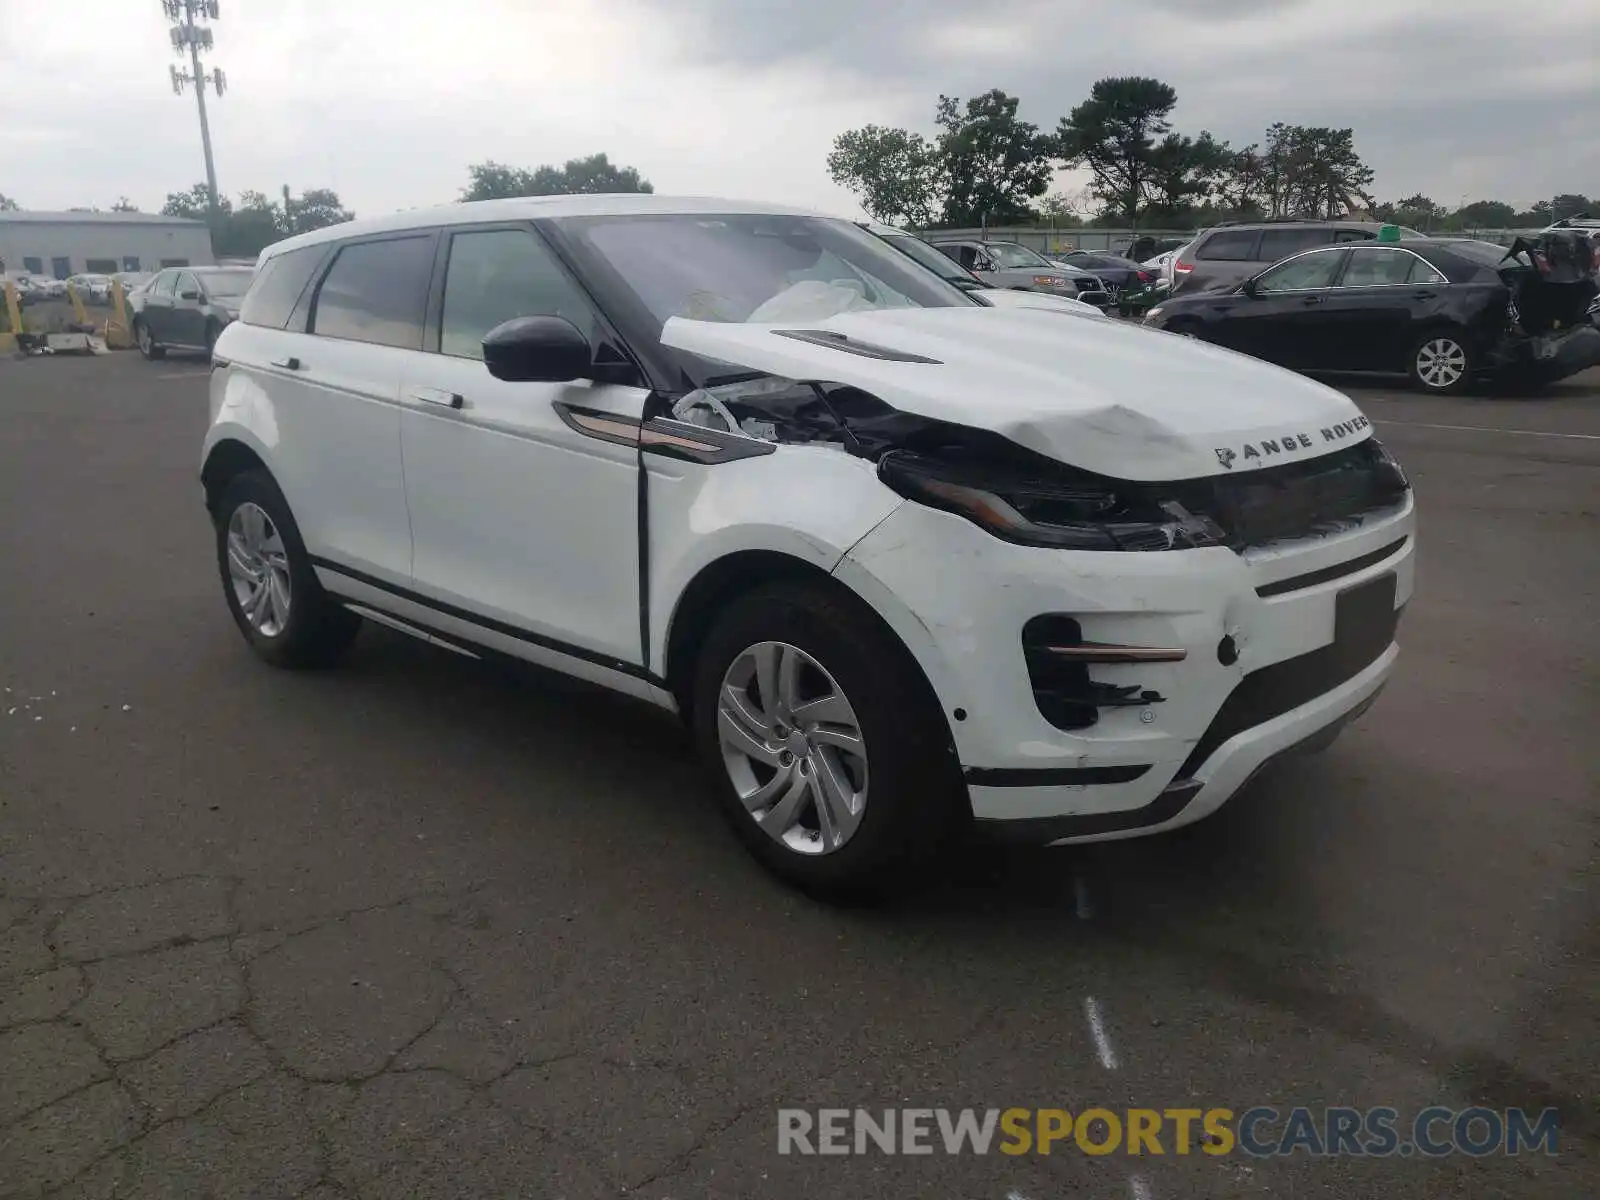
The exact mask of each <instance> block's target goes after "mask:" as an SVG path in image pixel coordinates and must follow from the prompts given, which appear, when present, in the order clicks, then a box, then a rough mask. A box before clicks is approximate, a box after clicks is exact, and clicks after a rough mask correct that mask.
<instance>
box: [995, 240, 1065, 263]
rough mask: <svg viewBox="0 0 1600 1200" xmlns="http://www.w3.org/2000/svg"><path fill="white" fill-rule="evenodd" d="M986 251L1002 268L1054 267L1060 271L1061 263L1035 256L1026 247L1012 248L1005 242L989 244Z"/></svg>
mask: <svg viewBox="0 0 1600 1200" xmlns="http://www.w3.org/2000/svg"><path fill="white" fill-rule="evenodd" d="M984 249H986V250H988V252H989V257H990V258H992V259H994V261H995V262H996V263H998V264H999V265H1000V266H1002V267H1023V268H1032V267H1054V268H1056V269H1057V270H1060V268H1061V264H1060V263H1053V262H1051V261H1050V260H1049V259H1048V258H1046V257H1045V256H1044V255H1042V254H1035V253H1034V252H1033V251H1032V250H1029V249H1028V248H1027V247H1026V246H1012V245H1008V244H1006V243H1004V242H989V243H987V244H986V245H985V247H984Z"/></svg>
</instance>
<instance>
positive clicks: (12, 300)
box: [0, 279, 22, 354]
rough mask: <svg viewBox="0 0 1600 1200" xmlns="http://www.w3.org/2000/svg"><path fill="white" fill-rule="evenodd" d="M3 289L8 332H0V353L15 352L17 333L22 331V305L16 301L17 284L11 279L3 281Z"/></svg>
mask: <svg viewBox="0 0 1600 1200" xmlns="http://www.w3.org/2000/svg"><path fill="white" fill-rule="evenodd" d="M3 291H4V298H5V309H6V320H7V321H8V322H9V324H8V325H7V330H8V332H6V333H0V354H11V353H15V352H16V349H17V334H19V333H21V332H22V305H21V304H19V303H18V302H17V285H16V284H14V283H12V282H11V280H9V279H7V280H6V281H5V286H4V288H3Z"/></svg>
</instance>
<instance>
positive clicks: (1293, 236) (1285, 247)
mask: <svg viewBox="0 0 1600 1200" xmlns="http://www.w3.org/2000/svg"><path fill="white" fill-rule="evenodd" d="M1332 244H1333V230H1331V229H1327V228H1317V227H1315V226H1313V227H1310V228H1306V229H1263V230H1262V231H1261V246H1260V248H1259V249H1258V250H1257V251H1256V257H1257V258H1258V259H1260V260H1261V261H1262V262H1277V261H1278V260H1279V259H1282V258H1288V257H1289V256H1290V255H1291V254H1299V253H1300V251H1302V250H1314V249H1316V248H1317V247H1318V246H1328V245H1332Z"/></svg>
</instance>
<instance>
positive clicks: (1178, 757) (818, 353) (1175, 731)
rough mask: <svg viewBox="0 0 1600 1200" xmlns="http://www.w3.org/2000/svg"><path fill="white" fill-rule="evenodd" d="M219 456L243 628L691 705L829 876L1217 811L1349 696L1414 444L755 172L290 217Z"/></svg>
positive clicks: (223, 542)
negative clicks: (768, 201)
mask: <svg viewBox="0 0 1600 1200" xmlns="http://www.w3.org/2000/svg"><path fill="white" fill-rule="evenodd" d="M201 479H202V481H203V484H204V492H205V500H206V504H207V507H208V508H209V510H210V513H211V515H212V517H213V519H214V522H215V528H216V556H217V563H218V568H219V572H220V575H221V581H222V585H223V590H224V594H225V596H226V600H227V604H228V607H229V610H230V611H231V613H232V615H233V618H234V620H235V622H236V623H237V625H238V627H239V629H240V631H241V632H242V634H243V636H244V638H245V639H246V641H247V642H248V643H249V644H250V645H251V646H252V647H254V649H255V650H256V651H257V652H258V653H259V654H260V656H261V657H262V658H264V659H266V660H267V661H269V662H271V663H274V664H278V665H282V666H290V667H295V666H306V665H313V664H324V663H328V662H330V661H332V660H335V659H337V658H338V657H339V656H340V654H341V653H342V652H343V651H344V650H345V649H346V648H347V647H348V646H349V644H350V642H351V640H352V638H353V637H354V636H355V635H356V632H357V629H358V626H359V625H360V624H361V622H362V620H363V619H366V620H370V621H374V622H377V623H380V624H382V625H386V626H389V627H392V628H394V629H398V630H400V631H402V632H404V633H406V634H410V635H412V636H414V637H417V638H420V639H422V640H424V641H428V642H432V643H434V644H436V645H439V646H441V647H445V648H447V649H449V650H452V651H455V652H457V653H460V654H465V655H468V656H474V657H487V656H490V655H493V654H506V655H511V656H514V657H516V658H519V659H523V660H528V661H532V662H535V663H540V664H544V665H546V666H549V667H553V668H556V669H557V670H560V671H564V672H567V673H569V674H571V675H575V676H579V677H582V678H584V679H588V680H592V681H594V682H596V683H599V684H601V685H603V686H605V687H608V688H613V689H616V690H618V691H621V692H625V693H628V694H630V695H633V696H637V697H641V698H643V699H645V700H647V701H649V702H651V703H653V704H657V705H660V706H661V707H662V708H665V709H669V710H675V711H676V712H678V713H679V714H681V715H682V717H683V718H684V720H685V721H686V722H687V724H688V726H689V728H690V729H691V730H692V731H693V736H694V738H695V741H696V742H697V744H698V748H699V750H700V752H701V753H702V755H703V757H704V759H705V761H706V764H707V766H708V769H709V771H710V772H711V774H712V776H713V777H714V779H715V787H716V792H717V795H718V797H719V800H720V803H721V804H722V806H723V808H724V809H725V811H726V813H727V815H728V817H729V818H730V820H731V822H732V826H733V828H734V829H735V830H736V831H737V832H738V834H739V835H740V837H741V838H742V839H743V840H744V842H745V844H746V845H747V846H748V847H749V848H750V849H751V850H752V851H753V852H754V853H755V854H756V855H757V856H758V857H759V858H760V859H761V860H762V861H763V862H764V863H765V864H766V865H767V866H768V867H770V868H771V869H773V870H774V871H776V872H777V873H778V874H780V875H782V876H783V877H784V878H786V879H788V880H790V881H793V882H795V883H798V884H799V885H801V886H803V887H806V888H808V889H811V890H814V891H817V892H820V893H824V894H837V893H851V892H856V891H860V890H879V889H882V888H884V887H886V886H889V885H890V884H891V883H892V882H894V881H897V880H900V879H903V878H905V872H906V871H907V869H908V868H911V867H915V866H917V865H920V864H925V863H926V862H927V861H928V858H929V856H930V855H931V853H932V852H933V850H934V849H935V848H936V847H939V846H941V845H942V844H943V845H947V844H948V843H949V835H950V834H951V833H952V831H955V830H958V829H968V830H971V829H972V828H973V827H974V826H976V827H980V828H982V829H985V830H988V831H990V832H997V833H1001V834H1009V835H1011V836H1014V837H1019V838H1023V839H1026V840H1029V841H1032V842H1037V843H1051V844H1054V843H1061V842H1077V841H1088V840H1096V839H1104V838H1119V837H1128V836H1133V835H1137V834H1146V833H1154V832H1158V831H1161V830H1166V829H1172V828H1175V827H1177V826H1180V825H1185V824H1188V823H1189V822H1191V821H1195V820H1198V819H1199V818H1201V817H1204V816H1205V815H1207V814H1208V813H1211V812H1213V811H1214V810H1215V809H1216V808H1217V807H1218V806H1219V805H1221V804H1222V803H1223V802H1224V801H1225V800H1227V799H1228V797H1230V796H1232V795H1233V794H1234V793H1235V792H1236V791H1237V790H1238V789H1239V788H1240V787H1241V786H1242V785H1243V784H1244V783H1245V781H1246V780H1248V779H1249V778H1251V776H1253V775H1254V774H1255V773H1256V772H1257V771H1258V770H1259V769H1260V768H1261V767H1262V766H1263V765H1265V764H1266V763H1267V762H1269V761H1271V760H1273V759H1274V758H1276V757H1277V756H1279V755H1281V754H1284V753H1286V752H1288V751H1291V750H1295V749H1300V748H1305V747H1308V746H1312V745H1316V744H1319V743H1321V742H1325V741H1327V740H1329V739H1330V738H1331V737H1332V735H1333V734H1334V733H1335V732H1336V731H1337V730H1338V729H1339V728H1340V726H1342V725H1343V724H1344V723H1345V722H1347V721H1349V720H1350V719H1352V718H1353V717H1355V716H1356V715H1357V714H1359V713H1360V712H1361V711H1363V710H1364V709H1365V708H1366V707H1367V705H1369V704H1370V703H1371V702H1372V700H1373V698H1374V697H1375V696H1377V694H1378V691H1379V689H1380V688H1382V687H1383V685H1384V683H1385V681H1386V680H1387V679H1388V678H1389V676H1390V673H1391V671H1392V670H1393V669H1394V664H1395V658H1396V655H1397V654H1398V653H1399V650H1398V647H1397V646H1396V645H1395V640H1394V639H1395V630H1396V625H1397V621H1398V618H1399V615H1400V611H1401V609H1402V608H1403V606H1404V605H1405V603H1406V601H1407V600H1408V599H1409V597H1410V595H1411V591H1412V579H1413V549H1414V538H1413V533H1414V516H1413V504H1412V496H1411V491H1410V487H1409V484H1408V483H1407V481H1406V478H1405V476H1404V474H1403V473H1402V472H1401V470H1400V469H1399V467H1398V466H1397V465H1396V464H1395V463H1394V461H1393V460H1392V459H1391V458H1390V457H1389V455H1388V454H1387V453H1386V452H1385V451H1384V449H1383V448H1382V447H1381V446H1380V445H1379V444H1378V443H1377V442H1376V441H1375V440H1374V438H1373V436H1372V430H1371V428H1370V427H1369V425H1368V423H1367V420H1366V418H1365V417H1363V416H1362V415H1361V413H1360V412H1359V411H1358V410H1357V408H1356V407H1355V405H1354V404H1352V403H1351V402H1350V400H1349V399H1347V398H1346V397H1345V396H1344V395H1342V394H1341V393H1339V392H1336V391H1333V390H1332V389H1330V388H1327V387H1324V386H1323V385H1321V384H1318V383H1314V382H1311V381H1309V380H1307V379H1303V378H1301V377H1299V376H1297V375H1293V374H1290V373H1289V372H1287V371H1283V370H1280V369H1279V368H1276V367H1272V366H1269V365H1267V364H1264V363H1261V362H1258V361H1255V360H1253V359H1249V358H1245V357H1243V356H1240V355H1235V354H1232V353H1229V352H1227V351H1223V350H1220V349H1217V348H1215V347H1211V346H1207V345H1204V344H1201V343H1196V342H1193V341H1190V340H1188V339H1182V338H1176V337H1171V336H1168V335H1166V334H1162V333H1158V332H1152V331H1149V330H1146V329H1143V328H1140V327H1139V326H1138V325H1136V324H1133V323H1129V322H1121V321H1110V320H1083V321H1077V320H1062V319H1061V317H1060V315H1059V314H1057V313H1054V312H1043V311H1035V310H1031V309H1025V308H1024V309H996V308H991V307H987V306H984V305H981V304H978V303H975V302H974V301H973V300H972V299H970V298H969V297H968V296H967V295H966V294H964V293H963V292H961V291H960V290H958V289H956V288H953V287H951V286H949V285H947V284H946V283H944V282H943V281H942V280H940V279H939V278H937V277H936V276H935V275H933V274H932V273H931V272H929V271H927V270H925V269H923V268H922V267H919V266H917V265H916V264H915V263H913V262H910V261H908V260H907V258H906V257H905V256H904V255H902V254H900V253H898V252H897V251H895V250H893V249H891V248H890V247H888V246H886V245H884V244H883V242H882V241H880V240H879V239H878V238H876V237H874V236H872V235H871V234H869V233H867V232H866V231H864V230H862V229H860V228H859V227H857V226H856V225H855V224H853V223H852V222H849V221H844V220H835V219H832V218H827V217H821V216H817V215H814V214H810V213H806V212H802V211H798V210H794V209H788V208H781V207H776V206H770V207H769V206H761V205H753V204H748V203H745V202H732V201H726V202H725V201H717V200H705V199H673V198H670V197H665V196H654V195H641V196H562V197H549V198H539V199H518V200H503V201H488V202H482V203H474V204H454V205H450V206H448V207H445V208H440V209H437V210H433V211H427V212H407V213H398V214H395V215H393V216H390V217H385V218H379V219H375V220H367V221H361V222H356V223H351V224H346V225H338V226H334V227H331V228H328V229H323V230H318V231H316V232H314V233H307V234H302V235H300V236H298V237H294V238H290V239H288V240H286V241H283V242H280V243H278V244H276V245H274V246H272V247H269V248H268V249H267V250H266V251H264V252H263V254H262V257H261V260H260V265H259V272H258V275H257V277H256V280H255V282H254V284H253V286H252V287H251V289H250V291H249V294H248V295H247V296H246V298H245V300H244V304H243V308H242V312H241V314H240V318H239V320H237V321H235V322H233V323H232V324H230V325H229V326H228V327H227V329H226V330H225V331H224V332H223V333H222V336H221V338H220V340H219V341H218V342H217V344H216V348H215V358H214V361H213V371H212V374H211V397H210V428H209V430H208V432H207V434H206V437H205V442H204V449H203V454H202V467H201ZM330 686H331V685H330Z"/></svg>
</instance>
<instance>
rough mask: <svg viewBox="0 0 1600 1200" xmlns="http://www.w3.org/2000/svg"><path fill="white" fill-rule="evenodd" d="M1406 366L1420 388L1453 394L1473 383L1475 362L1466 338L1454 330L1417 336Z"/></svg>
mask: <svg viewBox="0 0 1600 1200" xmlns="http://www.w3.org/2000/svg"><path fill="white" fill-rule="evenodd" d="M1406 365H1407V367H1408V368H1409V370H1410V373H1411V381H1412V383H1414V384H1415V385H1416V386H1417V387H1418V388H1419V389H1421V390H1422V391H1424V392H1429V393H1431V394H1433V395H1435V396H1453V395H1455V394H1456V393H1457V392H1461V391H1464V390H1465V389H1466V387H1467V385H1468V384H1469V383H1471V382H1472V375H1473V369H1474V367H1475V365H1476V364H1475V363H1474V361H1473V355H1472V351H1471V350H1470V349H1469V348H1468V346H1467V342H1466V339H1465V338H1463V337H1462V336H1461V335H1460V334H1458V333H1456V332H1455V331H1454V330H1450V329H1433V330H1430V331H1429V332H1427V333H1425V334H1423V335H1422V336H1421V337H1420V338H1418V339H1417V342H1416V344H1415V345H1414V346H1412V347H1411V354H1410V356H1409V357H1408V358H1407V359H1406Z"/></svg>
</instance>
